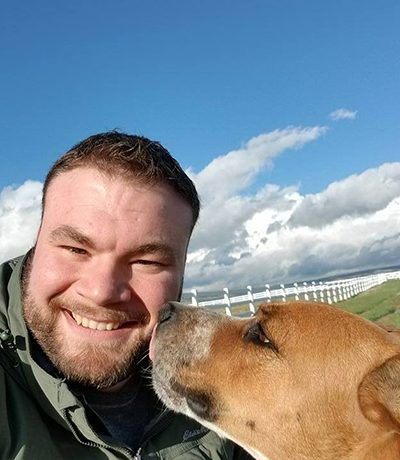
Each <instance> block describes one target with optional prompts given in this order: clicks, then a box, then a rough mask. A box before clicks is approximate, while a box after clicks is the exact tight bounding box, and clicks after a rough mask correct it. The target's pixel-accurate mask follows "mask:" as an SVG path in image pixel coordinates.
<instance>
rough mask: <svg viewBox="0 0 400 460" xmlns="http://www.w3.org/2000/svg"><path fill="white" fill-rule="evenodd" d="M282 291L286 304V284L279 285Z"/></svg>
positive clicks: (283, 300)
mask: <svg viewBox="0 0 400 460" xmlns="http://www.w3.org/2000/svg"><path fill="white" fill-rule="evenodd" d="M279 286H280V287H281V289H282V302H286V290H285V285H284V284H280V285H279Z"/></svg>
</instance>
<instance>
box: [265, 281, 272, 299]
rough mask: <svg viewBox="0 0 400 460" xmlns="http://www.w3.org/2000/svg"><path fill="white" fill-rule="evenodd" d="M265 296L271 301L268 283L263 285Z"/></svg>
mask: <svg viewBox="0 0 400 460" xmlns="http://www.w3.org/2000/svg"><path fill="white" fill-rule="evenodd" d="M265 296H266V299H267V302H271V289H270V286H269V284H266V285H265Z"/></svg>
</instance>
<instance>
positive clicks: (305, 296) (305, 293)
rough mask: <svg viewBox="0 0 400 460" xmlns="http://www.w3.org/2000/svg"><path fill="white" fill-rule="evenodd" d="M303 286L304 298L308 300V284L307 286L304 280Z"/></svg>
mask: <svg viewBox="0 0 400 460" xmlns="http://www.w3.org/2000/svg"><path fill="white" fill-rule="evenodd" d="M303 286H304V300H310V297H309V296H308V286H307V282H306V281H304V283H303Z"/></svg>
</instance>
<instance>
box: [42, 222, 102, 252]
mask: <svg viewBox="0 0 400 460" xmlns="http://www.w3.org/2000/svg"><path fill="white" fill-rule="evenodd" d="M64 238H66V239H68V240H71V241H75V242H76V243H78V244H80V245H82V246H86V247H90V248H93V247H94V243H93V241H92V240H91V239H90V238H89V237H88V236H86V235H85V234H83V233H82V232H81V231H80V230H78V229H76V228H74V227H71V226H70V225H61V226H60V227H57V228H55V229H54V230H52V231H51V232H50V240H52V241H55V242H56V241H58V240H60V239H64Z"/></svg>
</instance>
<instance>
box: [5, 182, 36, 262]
mask: <svg viewBox="0 0 400 460" xmlns="http://www.w3.org/2000/svg"><path fill="white" fill-rule="evenodd" d="M41 197H42V184H41V183H40V182H34V181H31V180H28V181H26V182H25V183H24V184H23V185H21V186H20V187H12V186H8V187H5V188H4V189H3V190H2V191H1V192H0V262H3V261H5V260H7V259H10V258H12V257H15V256H17V255H20V254H23V253H24V252H25V251H26V250H27V249H29V248H30V247H31V246H32V245H33V243H34V241H35V237H36V233H37V230H38V228H39V223H40V211H41Z"/></svg>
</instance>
